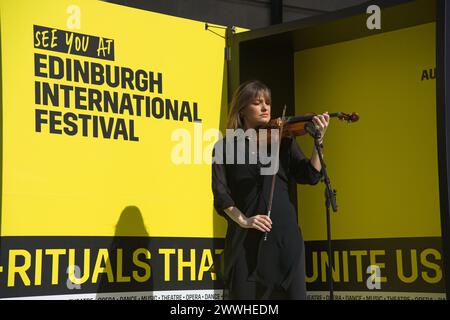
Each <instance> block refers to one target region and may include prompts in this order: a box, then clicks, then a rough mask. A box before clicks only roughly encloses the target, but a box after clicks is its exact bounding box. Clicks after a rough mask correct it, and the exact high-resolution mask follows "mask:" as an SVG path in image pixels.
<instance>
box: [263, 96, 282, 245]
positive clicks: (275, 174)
mask: <svg viewBox="0 0 450 320" xmlns="http://www.w3.org/2000/svg"><path fill="white" fill-rule="evenodd" d="M285 115H286V105H284V108H283V115H282V116H281V128H280V135H279V141H278V147H277V149H278V151H277V158H276V159H275V161H277V162H278V163H277V166H276V167H277V168H278V165H279V162H280V147H281V137H282V136H283V127H284V120H285ZM277 172H278V170H277ZM277 172H275V173H274V174H273V176H272V186H271V187H270V195H269V206H268V210H267V216H268V217H269V218H270V213H271V212H272V200H273V193H274V191H275V180H276V177H277ZM267 234H268V232H267V231H266V233H265V234H264V241H267Z"/></svg>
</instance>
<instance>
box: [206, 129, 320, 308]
mask: <svg viewBox="0 0 450 320" xmlns="http://www.w3.org/2000/svg"><path fill="white" fill-rule="evenodd" d="M224 146H225V142H224V140H222V141H221V143H220V144H216V148H215V151H214V152H215V155H217V154H218V152H222V153H223V154H222V155H221V156H223V159H226V148H225V147H224ZM248 146H249V141H248V140H246V142H245V152H246V155H245V156H246V157H245V159H246V161H245V163H244V164H238V163H237V156H238V155H237V149H235V151H236V152H235V153H234V155H235V157H234V160H235V161H233V163H231V164H229V163H228V161H227V163H224V164H223V163H222V164H221V163H213V165H212V190H213V195H214V207H215V209H216V211H217V212H218V213H219V214H220V215H222V216H223V217H225V219H227V221H228V229H227V234H226V237H225V248H224V251H223V254H222V255H221V257H220V259H218V260H216V261H215V262H214V269H215V271H216V272H217V273H218V275H219V277H220V278H221V280H223V282H224V284H225V289H227V291H228V297H229V298H230V299H264V298H271V295H272V293H273V292H274V291H278V292H282V291H285V292H289V290H288V289H289V288H290V287H292V286H294V287H295V288H296V289H295V290H296V291H297V292H296V293H294V296H295V297H296V298H299V297H300V298H306V285H305V267H304V265H305V261H304V243H303V237H302V234H301V231H300V228H299V227H298V221H297V211H296V209H295V207H294V205H293V204H292V201H291V198H290V187H292V185H293V184H295V183H301V184H311V185H314V184H317V183H318V182H319V181H320V178H321V173H320V172H319V171H317V170H316V169H315V168H314V167H313V166H312V165H311V163H310V161H309V159H308V158H307V157H306V156H305V155H304V154H303V152H302V151H301V150H300V148H299V146H298V144H297V142H296V141H295V139H294V138H284V139H283V140H282V143H281V146H280V156H279V159H280V162H279V163H280V165H279V170H278V172H277V174H276V181H275V190H274V195H273V202H272V211H271V219H272V222H273V224H272V230H271V231H270V232H269V233H268V237H267V241H263V238H264V233H263V232H261V231H258V230H256V229H243V228H241V227H240V226H239V225H238V224H237V223H235V222H234V221H233V220H231V218H229V217H228V215H227V214H226V213H225V212H224V211H223V210H224V209H225V208H228V207H230V206H236V207H237V208H239V210H240V211H241V212H243V213H244V214H245V215H246V216H247V217H251V216H253V215H256V214H266V213H267V209H268V202H269V195H270V189H271V183H272V176H271V175H261V169H262V168H264V165H262V164H261V163H260V162H259V159H258V162H257V163H256V164H250V163H249V161H248V159H249V158H248V153H249V147H248ZM216 159H217V157H216ZM224 162H225V161H224ZM292 282H296V283H294V284H293V283H292ZM298 291H300V292H298ZM285 298H290V297H289V296H287V297H286V296H285Z"/></svg>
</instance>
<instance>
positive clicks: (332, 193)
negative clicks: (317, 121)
mask: <svg viewBox="0 0 450 320" xmlns="http://www.w3.org/2000/svg"><path fill="white" fill-rule="evenodd" d="M305 128H306V131H307V132H308V133H309V134H310V135H311V136H312V137H313V138H314V147H315V148H316V151H317V155H318V156H319V161H320V165H321V166H322V174H323V182H324V183H325V208H326V214H327V242H328V270H327V271H328V284H329V290H330V300H334V290H333V275H332V267H333V266H334V257H333V255H332V250H331V220H330V205H331V208H332V209H333V212H337V204H336V190H333V189H331V183H330V178H329V177H328V174H327V167H326V165H325V162H324V160H323V156H322V152H321V149H322V146H321V144H320V142H319V139H320V133H319V132H318V131H317V129H315V128H314V130H313V129H312V128H313V127H312V126H310V127H308V126H307V125H306V126H305Z"/></svg>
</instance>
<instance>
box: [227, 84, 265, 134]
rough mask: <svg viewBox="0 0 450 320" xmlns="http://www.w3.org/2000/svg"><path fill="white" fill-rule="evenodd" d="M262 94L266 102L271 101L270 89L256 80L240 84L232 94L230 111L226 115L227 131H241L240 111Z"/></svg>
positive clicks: (242, 120) (242, 121)
mask: <svg viewBox="0 0 450 320" xmlns="http://www.w3.org/2000/svg"><path fill="white" fill-rule="evenodd" d="M261 93H262V94H264V96H265V98H266V99H267V100H269V101H270V100H271V98H270V96H271V93H270V89H269V87H267V86H266V85H265V84H264V83H262V82H261V81H258V80H251V81H247V82H244V83H242V84H241V85H240V86H239V87H238V88H237V89H236V91H235V92H234V94H233V98H232V99H231V105H230V106H231V110H230V114H229V115H228V122H227V129H240V128H241V129H243V128H244V119H243V118H242V115H241V111H242V110H244V109H245V108H246V107H247V106H248V105H250V104H251V103H252V100H253V99H255V98H257V97H258V96H259V95H260V94H261Z"/></svg>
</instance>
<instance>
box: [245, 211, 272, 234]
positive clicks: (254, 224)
mask: <svg viewBox="0 0 450 320" xmlns="http://www.w3.org/2000/svg"><path fill="white" fill-rule="evenodd" d="M241 227H242V228H246V229H249V228H253V229H256V230H259V231H261V232H270V230H271V229H272V220H271V219H270V218H269V216H267V215H265V214H258V215H255V216H253V217H250V218H247V219H246V221H245V222H244V223H243V224H242V225H241Z"/></svg>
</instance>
